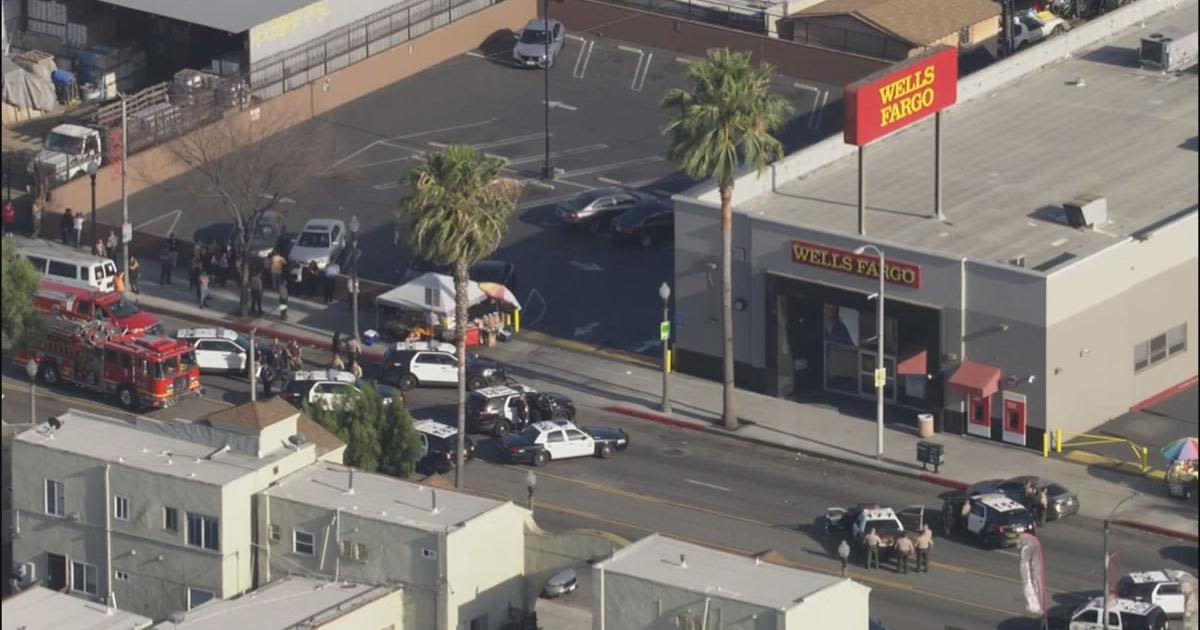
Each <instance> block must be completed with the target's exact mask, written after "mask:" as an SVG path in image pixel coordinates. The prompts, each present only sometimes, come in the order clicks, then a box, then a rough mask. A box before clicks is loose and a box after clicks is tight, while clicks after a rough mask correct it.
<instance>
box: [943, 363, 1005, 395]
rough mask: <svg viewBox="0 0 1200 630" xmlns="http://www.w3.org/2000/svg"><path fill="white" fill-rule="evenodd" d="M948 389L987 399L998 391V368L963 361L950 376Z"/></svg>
mask: <svg viewBox="0 0 1200 630" xmlns="http://www.w3.org/2000/svg"><path fill="white" fill-rule="evenodd" d="M949 385H950V389H953V390H955V391H959V392H962V393H964V394H971V395H974V396H978V397H980V398H987V397H988V396H991V395H992V394H995V393H996V392H998V391H1000V368H998V367H996V366H994V365H988V364H986V363H975V362H974V361H963V363H962V365H959V366H958V369H957V370H955V371H954V374H953V375H951V376H950V382H949Z"/></svg>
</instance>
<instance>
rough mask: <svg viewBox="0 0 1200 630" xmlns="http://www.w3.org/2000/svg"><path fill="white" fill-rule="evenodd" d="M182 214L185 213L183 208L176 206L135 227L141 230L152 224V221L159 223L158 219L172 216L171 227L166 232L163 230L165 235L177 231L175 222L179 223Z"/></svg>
mask: <svg viewBox="0 0 1200 630" xmlns="http://www.w3.org/2000/svg"><path fill="white" fill-rule="evenodd" d="M182 215H183V210H180V209H178V208H176V209H174V210H172V211H170V212H164V213H162V214H160V215H158V216H156V217H154V218H153V219H150V220H147V221H143V222H141V223H139V224H137V225H135V226H133V227H134V229H136V230H140V229H142V228H143V227H145V226H147V225H150V224H151V223H157V222H158V221H161V220H163V219H165V218H167V217H171V227H169V228H167V231H166V232H163V234H164V235H167V234H171V233H172V232H174V231H175V224H177V223H179V217H180V216H182Z"/></svg>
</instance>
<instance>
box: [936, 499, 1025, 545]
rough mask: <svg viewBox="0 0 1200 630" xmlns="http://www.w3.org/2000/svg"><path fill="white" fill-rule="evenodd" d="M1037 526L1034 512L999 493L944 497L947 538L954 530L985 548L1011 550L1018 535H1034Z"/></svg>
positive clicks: (943, 515) (943, 510) (943, 512)
mask: <svg viewBox="0 0 1200 630" xmlns="http://www.w3.org/2000/svg"><path fill="white" fill-rule="evenodd" d="M964 506H966V508H965V509H964ZM1036 526H1037V519H1035V518H1034V516H1033V512H1030V511H1029V510H1028V509H1027V508H1026V507H1025V506H1023V505H1021V504H1020V503H1017V502H1016V501H1013V500H1012V499H1010V498H1008V497H1007V496H1005V495H1003V494H1000V493H998V492H997V493H992V494H977V495H976V494H971V493H969V492H951V493H948V494H946V495H944V499H943V503H942V527H943V533H945V534H946V535H947V536H949V535H950V534H951V533H952V532H956V531H957V532H962V533H964V534H966V535H967V536H969V537H971V538H974V539H975V540H976V542H978V543H979V544H980V545H982V546H984V547H988V548H999V547H1013V546H1016V544H1017V542H1018V540H1019V538H1020V536H1021V534H1023V533H1026V532H1028V533H1030V534H1033V533H1034V530H1035V529H1036Z"/></svg>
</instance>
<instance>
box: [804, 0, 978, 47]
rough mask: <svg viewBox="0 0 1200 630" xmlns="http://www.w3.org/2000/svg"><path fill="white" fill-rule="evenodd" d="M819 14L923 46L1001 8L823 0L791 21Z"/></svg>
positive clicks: (947, 1) (963, 0) (970, 1)
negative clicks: (858, 23)
mask: <svg viewBox="0 0 1200 630" xmlns="http://www.w3.org/2000/svg"><path fill="white" fill-rule="evenodd" d="M822 15H853V16H854V17H857V18H858V19H860V20H862V21H864V22H866V23H868V24H870V25H871V26H874V27H876V28H878V29H880V30H883V31H887V32H889V33H891V34H893V35H895V36H897V37H899V38H900V39H903V40H905V41H907V42H909V43H911V44H916V45H918V46H924V45H928V44H931V43H933V42H936V41H937V40H939V39H941V38H943V37H945V36H947V35H950V34H951V33H957V32H958V31H959V29H962V28H963V27H965V26H970V25H972V24H975V23H977V22H982V21H984V20H986V19H989V18H998V17H999V15H1000V5H999V4H997V3H995V2H993V1H992V0H944V1H942V2H938V3H936V4H935V3H931V2H929V0H825V2H822V3H820V4H815V5H813V6H811V7H808V8H807V9H805V10H803V11H800V12H799V13H795V14H793V15H792V16H791V17H792V18H793V19H799V18H806V17H817V16H822Z"/></svg>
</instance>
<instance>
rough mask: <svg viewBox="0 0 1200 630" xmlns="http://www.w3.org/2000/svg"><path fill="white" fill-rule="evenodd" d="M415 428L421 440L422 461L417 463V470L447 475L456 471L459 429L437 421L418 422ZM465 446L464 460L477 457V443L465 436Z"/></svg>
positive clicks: (414, 425) (414, 423) (415, 423)
mask: <svg viewBox="0 0 1200 630" xmlns="http://www.w3.org/2000/svg"><path fill="white" fill-rule="evenodd" d="M413 428H414V429H416V431H417V435H418V436H419V437H420V439H421V459H420V460H418V461H417V470H428V471H434V472H437V473H439V474H445V473H446V472H448V471H451V470H454V464H455V455H456V454H457V453H458V429H457V428H455V427H452V426H450V425H448V424H442V423H441V422H438V421H436V420H416V421H414V422H413ZM463 446H464V448H465V449H466V452H465V453H464V454H463V459H464V460H467V459H471V458H472V457H474V456H475V442H474V441H472V440H471V438H470V437H469V436H464V438H463Z"/></svg>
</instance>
